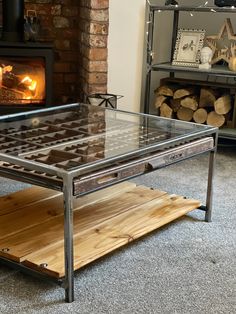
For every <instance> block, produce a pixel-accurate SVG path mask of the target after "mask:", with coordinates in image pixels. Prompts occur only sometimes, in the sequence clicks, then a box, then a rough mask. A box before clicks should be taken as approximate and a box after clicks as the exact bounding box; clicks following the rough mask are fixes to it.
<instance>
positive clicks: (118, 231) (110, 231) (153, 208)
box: [23, 195, 200, 278]
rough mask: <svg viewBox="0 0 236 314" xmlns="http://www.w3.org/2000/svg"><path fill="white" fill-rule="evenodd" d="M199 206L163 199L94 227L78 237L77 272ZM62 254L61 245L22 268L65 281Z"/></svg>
mask: <svg viewBox="0 0 236 314" xmlns="http://www.w3.org/2000/svg"><path fill="white" fill-rule="evenodd" d="M199 205H200V203H199V202H198V201H196V200H191V199H190V200H186V199H183V198H182V197H171V196H169V197H168V198H167V197H166V195H164V196H162V197H159V198H157V199H153V200H150V201H148V202H146V203H144V204H142V205H137V206H135V207H133V208H132V209H130V210H128V211H125V212H122V213H121V214H119V215H117V216H114V217H113V218H112V219H110V220H108V221H104V222H102V223H100V224H98V225H96V223H95V225H94V227H93V228H90V229H89V230H87V231H86V230H85V231H84V232H82V233H80V232H79V233H77V234H76V236H75V239H74V269H75V270H77V269H79V268H81V267H82V266H84V265H86V264H88V263H90V262H92V261H94V260H95V259H97V258H99V257H101V256H103V255H105V254H107V253H109V252H111V251H113V250H114V249H116V248H118V247H120V246H122V245H125V244H127V243H129V242H131V241H133V240H135V239H137V238H139V237H141V236H142V235H145V234H147V233H148V232H151V231H153V230H155V229H157V228H159V227H161V226H163V225H165V224H167V223H168V222H170V221H172V220H174V219H177V218H179V217H181V216H183V215H185V214H186V213H188V212H189V211H191V210H193V209H195V208H197V207H198V206H199ZM104 210H105V211H106V210H107V209H104ZM63 250H64V248H63V243H59V244H57V245H56V246H55V247H54V248H53V250H50V249H49V248H46V249H45V250H44V251H41V252H36V253H35V254H32V255H31V256H30V257H29V258H28V259H27V260H25V261H24V262H23V264H25V265H26V266H28V267H31V268H33V269H36V270H38V271H41V272H44V273H47V274H49V275H51V276H54V277H58V278H59V277H63V276H64V251H63ZM42 263H43V264H45V263H46V264H47V267H41V266H40V265H41V264H42Z"/></svg>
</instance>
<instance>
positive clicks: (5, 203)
mask: <svg viewBox="0 0 236 314" xmlns="http://www.w3.org/2000/svg"><path fill="white" fill-rule="evenodd" d="M60 193H61V192H57V191H53V190H49V189H45V188H41V187H31V188H27V189H24V190H21V191H18V192H15V193H12V194H9V195H4V196H1V197H0V217H1V216H3V215H6V214H9V213H11V212H15V211H17V210H20V209H21V208H22V207H26V206H28V205H31V204H33V203H37V202H41V201H42V200H45V199H49V198H52V197H55V196H58V195H59V194H60Z"/></svg>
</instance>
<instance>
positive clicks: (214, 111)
mask: <svg viewBox="0 0 236 314" xmlns="http://www.w3.org/2000/svg"><path fill="white" fill-rule="evenodd" d="M155 95H156V98H155V103H154V105H155V107H156V108H157V109H158V111H159V115H160V116H162V117H166V118H174V119H179V120H184V121H192V122H196V123H205V124H208V125H212V126H216V127H222V126H223V125H225V123H226V122H227V121H228V120H229V119H230V118H231V117H230V116H231V115H232V107H233V106H232V96H231V95H230V94H229V92H228V93H227V90H225V89H217V88H211V87H201V86H181V85H179V84H165V85H162V86H160V87H158V88H157V89H156V90H155Z"/></svg>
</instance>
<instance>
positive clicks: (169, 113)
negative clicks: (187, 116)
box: [160, 103, 173, 118]
mask: <svg viewBox="0 0 236 314" xmlns="http://www.w3.org/2000/svg"><path fill="white" fill-rule="evenodd" d="M160 116H161V117H165V118H172V117H173V109H172V108H171V107H170V106H168V105H167V104H166V103H163V104H162V105H161V107H160Z"/></svg>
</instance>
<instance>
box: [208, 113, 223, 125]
mask: <svg viewBox="0 0 236 314" xmlns="http://www.w3.org/2000/svg"><path fill="white" fill-rule="evenodd" d="M224 123H225V117H224V115H222V114H218V113H216V112H215V111H211V112H210V113H209V114H208V116H207V124H208V125H212V126H215V127H218V128H219V127H221V126H223V125H224Z"/></svg>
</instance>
